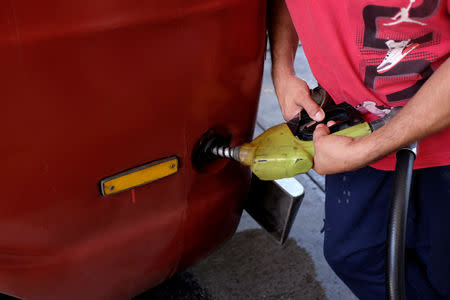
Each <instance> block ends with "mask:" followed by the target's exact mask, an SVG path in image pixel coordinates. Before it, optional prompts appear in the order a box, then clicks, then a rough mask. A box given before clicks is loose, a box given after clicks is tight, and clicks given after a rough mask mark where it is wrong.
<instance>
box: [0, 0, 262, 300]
mask: <svg viewBox="0 0 450 300" xmlns="http://www.w3.org/2000/svg"><path fill="white" fill-rule="evenodd" d="M265 15H266V3H265V1H261V0H246V1H241V0H194V1H176V0H167V1H153V0H147V1H143V0H89V1H87V0H80V1H69V0H41V1H31V0H7V1H4V2H3V3H2V5H1V7H0V18H1V23H0V62H1V63H0V66H1V69H0V79H1V80H0V82H1V83H2V85H1V90H0V93H1V94H0V95H1V101H2V103H3V105H2V113H1V118H0V127H1V128H2V142H1V145H0V157H1V165H2V175H1V178H0V182H1V191H2V199H1V201H0V293H3V294H8V295H13V296H16V297H20V298H26V299H128V298H131V297H133V296H135V295H137V294H139V293H141V292H143V291H145V290H147V289H149V288H151V287H152V286H155V285H157V284H158V283H160V282H162V281H164V280H165V279H167V278H168V277H170V276H171V275H172V274H174V273H175V272H177V271H179V270H182V269H184V268H186V267H188V266H189V265H191V264H192V263H194V262H195V261H197V260H198V259H200V258H202V257H204V256H205V255H207V254H209V253H210V252H212V251H213V250H214V249H216V248H217V247H218V246H220V245H221V244H223V243H224V242H225V241H226V240H227V239H228V238H229V237H230V236H231V235H232V234H233V233H234V231H235V229H236V226H237V224H238V222H239V219H240V216H241V212H242V202H243V200H244V198H245V197H246V193H247V190H248V186H249V179H250V173H249V170H248V169H246V168H244V167H240V166H239V165H238V164H235V163H228V162H225V161H217V162H213V163H212V164H210V165H207V166H194V164H193V162H192V157H193V155H194V153H193V151H194V149H195V146H196V143H197V142H198V141H199V139H200V138H201V137H202V136H203V135H204V134H205V133H206V132H208V130H210V129H211V128H213V129H214V130H215V131H216V132H218V133H219V134H222V135H224V136H228V137H231V143H232V144H234V145H235V144H240V143H242V142H247V141H249V140H250V138H251V135H252V131H253V126H254V121H255V117H256V110H257V103H258V97H259V92H260V86H261V76H262V69H263V60H264V54H265V40H266V34H265V25H266V23H265V22H266V20H265ZM149 163H150V164H149ZM158 168H159V169H158ZM158 170H159V171H158ZM147 171H149V172H150V173H151V174H153V175H151V176H150V175H149V174H150V173H148V174H147V173H145V172H147ZM155 172H156V173H155ZM130 174H132V175H130ZM133 174H134V175H136V174H137V175H136V176H137V177H134V178H131V177H132V176H134V175H133ZM155 174H156V175H155ZM128 175H130V176H131V177H127V176H128ZM139 176H141V177H139ZM142 176H143V177H142ZM149 176H150V177H149ZM152 176H153V177H152ZM117 179H118V180H117ZM114 180H116V181H114ZM149 181H151V182H149Z"/></svg>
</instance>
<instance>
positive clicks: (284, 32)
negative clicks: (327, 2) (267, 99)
mask: <svg viewBox="0 0 450 300" xmlns="http://www.w3.org/2000/svg"><path fill="white" fill-rule="evenodd" d="M269 11H270V17H269V40H270V50H271V56H272V77H273V79H274V81H276V80H278V78H280V80H282V79H281V78H282V77H284V76H285V75H293V74H294V73H295V72H294V59H295V52H296V51H297V47H298V37H297V33H296V31H295V28H294V25H293V24H292V20H291V17H290V15H289V11H288V9H287V7H286V3H285V1H284V0H270V1H269ZM275 84H276V82H275Z"/></svg>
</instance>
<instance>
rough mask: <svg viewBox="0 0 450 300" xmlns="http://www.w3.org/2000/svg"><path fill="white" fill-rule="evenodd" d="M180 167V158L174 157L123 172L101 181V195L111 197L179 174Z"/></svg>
mask: <svg viewBox="0 0 450 300" xmlns="http://www.w3.org/2000/svg"><path fill="white" fill-rule="evenodd" d="M178 165H179V162H178V158H177V157H176V156H173V157H169V158H165V159H161V160H157V161H154V162H151V163H148V164H145V165H142V166H139V167H136V168H133V169H131V170H127V171H124V172H121V173H119V174H116V175H114V176H111V177H108V178H105V179H103V180H102V181H100V190H101V193H102V195H103V196H109V195H113V194H117V193H120V192H123V191H127V190H130V189H134V188H136V187H138V186H141V185H145V184H148V183H150V182H153V181H155V180H158V179H161V178H164V177H167V176H169V175H172V174H175V173H177V172H178Z"/></svg>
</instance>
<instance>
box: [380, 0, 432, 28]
mask: <svg viewBox="0 0 450 300" xmlns="http://www.w3.org/2000/svg"><path fill="white" fill-rule="evenodd" d="M414 2H416V0H409V5H408V7H402V8H400V11H399V12H398V14H396V15H395V16H393V17H392V18H391V20H394V22H391V23H387V24H383V25H384V26H392V25H397V24H400V23H403V22H408V23H415V24H420V25H422V26H425V25H427V24H425V23H422V22H419V21H416V20H413V19H410V18H409V10H410V9H411V6H412V4H413V3H414ZM395 20H396V21H395Z"/></svg>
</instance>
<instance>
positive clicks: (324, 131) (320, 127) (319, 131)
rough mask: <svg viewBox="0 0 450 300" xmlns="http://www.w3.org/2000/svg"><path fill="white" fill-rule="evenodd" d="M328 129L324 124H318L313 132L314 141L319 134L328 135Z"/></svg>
mask: <svg viewBox="0 0 450 300" xmlns="http://www.w3.org/2000/svg"><path fill="white" fill-rule="evenodd" d="M329 134H330V129H328V127H327V126H326V125H325V124H318V125H317V126H316V129H315V130H314V133H313V139H314V140H315V141H316V140H317V139H318V138H320V137H321V136H325V135H329Z"/></svg>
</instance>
